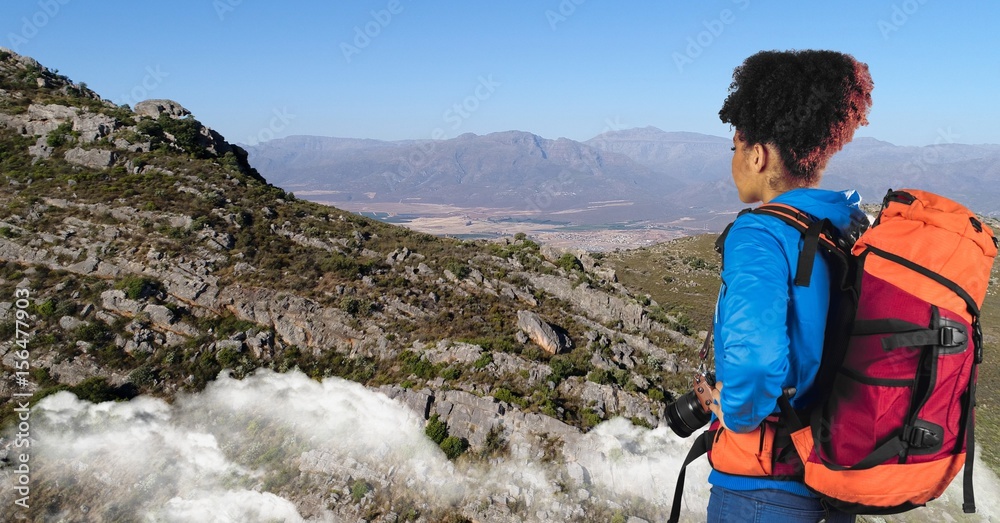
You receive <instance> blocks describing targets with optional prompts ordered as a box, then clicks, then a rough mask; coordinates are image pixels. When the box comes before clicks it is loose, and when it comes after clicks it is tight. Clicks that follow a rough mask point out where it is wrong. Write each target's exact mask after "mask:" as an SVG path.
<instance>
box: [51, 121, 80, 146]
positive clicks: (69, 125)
mask: <svg viewBox="0 0 1000 523" xmlns="http://www.w3.org/2000/svg"><path fill="white" fill-rule="evenodd" d="M78 134H79V133H74V132H73V122H64V123H61V124H59V127H56V128H55V129H53V130H52V131H51V132H50V133H49V134H48V136H47V137H46V138H45V143H46V144H47V145H48V146H49V147H60V146H62V145H66V144H67V143H69V141H70V138H72V137H75V136H76V135H78Z"/></svg>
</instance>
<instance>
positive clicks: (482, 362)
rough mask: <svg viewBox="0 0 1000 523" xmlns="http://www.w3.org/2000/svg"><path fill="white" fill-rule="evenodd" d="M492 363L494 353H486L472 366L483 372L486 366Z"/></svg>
mask: <svg viewBox="0 0 1000 523" xmlns="http://www.w3.org/2000/svg"><path fill="white" fill-rule="evenodd" d="M490 363H493V353H491V352H484V353H482V354H480V355H479V357H478V358H476V361H475V362H473V363H472V366H473V367H475V368H477V369H479V370H482V369H485V368H486V366H487V365H489V364H490Z"/></svg>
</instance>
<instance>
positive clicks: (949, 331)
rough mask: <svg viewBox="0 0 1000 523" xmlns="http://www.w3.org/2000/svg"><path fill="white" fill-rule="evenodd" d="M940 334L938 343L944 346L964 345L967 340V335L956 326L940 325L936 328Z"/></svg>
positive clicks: (949, 347)
mask: <svg viewBox="0 0 1000 523" xmlns="http://www.w3.org/2000/svg"><path fill="white" fill-rule="evenodd" d="M938 334H939V336H940V342H939V345H940V346H941V347H944V348H948V349H951V348H955V347H960V346H962V345H965V344H966V343H968V341H969V337H968V336H967V335H966V334H965V330H964V329H961V328H956V327H948V326H945V327H941V328H940V329H939V330H938Z"/></svg>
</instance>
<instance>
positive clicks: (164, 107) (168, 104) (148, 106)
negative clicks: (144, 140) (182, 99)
mask: <svg viewBox="0 0 1000 523" xmlns="http://www.w3.org/2000/svg"><path fill="white" fill-rule="evenodd" d="M133 111H135V114H137V115H139V116H148V117H150V118H152V119H154V120H155V119H157V118H159V117H160V115H161V114H166V115H167V116H169V117H171V118H184V117H185V116H188V115H190V114H191V111H188V110H187V109H185V108H184V106H182V105H181V104H179V103H177V102H175V101H173V100H144V101H142V102H139V103H137V104H135V108H134V109H133Z"/></svg>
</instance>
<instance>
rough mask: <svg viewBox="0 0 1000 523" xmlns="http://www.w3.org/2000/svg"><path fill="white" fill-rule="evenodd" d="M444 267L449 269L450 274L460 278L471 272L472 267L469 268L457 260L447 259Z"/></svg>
mask: <svg viewBox="0 0 1000 523" xmlns="http://www.w3.org/2000/svg"><path fill="white" fill-rule="evenodd" d="M444 268H445V270H447V271H450V272H451V273H452V274H454V275H455V277H456V278H458V279H460V280H462V279H465V277H466V276H468V275H469V274H470V273H472V269H470V268H469V266H468V265H467V264H465V263H462V262H460V261H457V260H451V261H449V262H448V263H447V264H445V266H444Z"/></svg>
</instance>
